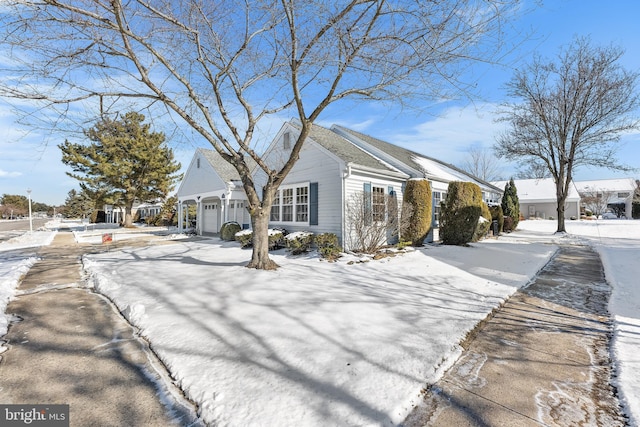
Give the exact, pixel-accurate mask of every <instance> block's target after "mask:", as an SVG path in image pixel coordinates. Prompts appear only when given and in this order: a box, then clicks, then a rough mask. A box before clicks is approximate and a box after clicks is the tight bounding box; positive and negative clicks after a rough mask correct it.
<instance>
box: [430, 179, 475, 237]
mask: <svg viewBox="0 0 640 427" xmlns="http://www.w3.org/2000/svg"><path fill="white" fill-rule="evenodd" d="M482 203H483V201H482V190H480V187H479V186H478V185H477V184H474V183H471V182H461V181H453V182H450V183H449V188H448V190H447V198H446V199H445V201H444V202H443V203H442V212H441V217H440V237H441V239H442V243H444V244H445V245H465V244H467V243H469V242H471V241H472V240H473V237H474V234H475V231H476V227H477V225H478V219H479V218H480V215H481V214H482Z"/></svg>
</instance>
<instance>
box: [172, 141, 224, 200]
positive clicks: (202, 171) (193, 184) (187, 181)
mask: <svg viewBox="0 0 640 427" xmlns="http://www.w3.org/2000/svg"><path fill="white" fill-rule="evenodd" d="M198 159H200V167H198ZM225 188H226V183H225V182H224V181H223V180H222V179H221V178H220V176H219V175H218V174H217V173H216V171H215V170H214V169H213V167H212V166H211V163H209V162H208V161H207V159H205V158H204V157H203V156H202V155H201V154H200V153H199V152H196V154H195V156H193V159H192V160H191V164H190V165H189V169H188V170H187V173H186V174H185V177H184V180H183V181H182V183H181V184H180V188H179V189H178V198H181V197H185V196H191V195H194V194H199V193H207V192H211V191H216V190H224V189H225Z"/></svg>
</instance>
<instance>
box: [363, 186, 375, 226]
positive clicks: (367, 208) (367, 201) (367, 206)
mask: <svg viewBox="0 0 640 427" xmlns="http://www.w3.org/2000/svg"><path fill="white" fill-rule="evenodd" d="M363 191H364V194H363V199H364V200H363V201H364V225H371V223H372V221H373V220H372V215H373V212H372V209H371V183H370V182H365V183H364V186H363Z"/></svg>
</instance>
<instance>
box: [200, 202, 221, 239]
mask: <svg viewBox="0 0 640 427" xmlns="http://www.w3.org/2000/svg"><path fill="white" fill-rule="evenodd" d="M219 217H220V204H219V202H205V203H203V204H202V232H203V233H217V232H218V231H220V229H219Z"/></svg>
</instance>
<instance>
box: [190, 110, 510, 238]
mask: <svg viewBox="0 0 640 427" xmlns="http://www.w3.org/2000/svg"><path fill="white" fill-rule="evenodd" d="M299 132H300V127H299V125H298V124H297V122H295V121H291V122H287V123H285V124H284V125H283V126H282V128H281V129H280V131H279V132H278V134H277V135H276V136H275V138H274V140H273V141H272V143H271V144H270V146H269V147H268V148H267V150H266V151H265V154H264V155H263V159H264V160H265V162H266V163H267V164H269V165H271V167H272V168H277V167H278V166H281V165H282V164H283V162H284V161H286V159H288V158H289V154H290V151H291V149H292V146H293V144H294V142H295V141H296V140H297V135H298V134H299ZM206 153H210V151H209V150H198V152H196V154H195V156H194V160H192V163H191V166H190V167H189V170H188V171H187V173H186V174H185V178H184V181H183V184H182V185H181V186H180V189H179V191H178V199H179V201H180V206H182V204H184V203H188V202H193V203H200V204H201V203H203V202H204V200H205V193H206V195H207V198H208V199H207V200H216V198H217V200H222V199H221V196H220V194H222V193H223V192H224V191H227V192H228V191H229V189H228V188H227V187H225V185H226V183H231V184H232V185H233V186H234V187H233V189H234V190H235V191H237V192H236V193H234V194H235V196H234V197H237V199H236V205H237V203H238V202H242V201H244V198H243V194H242V189H241V187H238V185H239V184H234V181H233V180H234V179H236V180H237V179H238V177H237V173H236V172H235V170H233V171H231V170H229V168H231V166H229V165H228V164H226V165H225V164H219V163H218V162H214V161H213V160H212V159H208V160H209V162H208V166H207V170H206V173H205V172H204V171H202V170H200V171H199V170H198V169H197V168H194V162H195V161H196V159H197V158H203V157H204V156H205V154H206ZM214 157H215V156H214ZM217 157H218V159H219V160H220V161H223V160H222V159H221V158H219V156H217ZM225 163H226V162H225ZM216 171H217V172H216ZM223 175H224V177H223ZM216 177H219V178H218V179H217V180H216ZM411 178H424V179H427V180H429V181H430V182H431V186H432V190H433V206H434V218H433V219H434V225H435V226H436V227H437V224H438V223H437V220H438V214H439V205H440V201H441V200H443V199H444V197H445V195H446V191H447V187H448V184H449V182H451V181H471V182H474V183H476V184H478V185H479V186H480V188H481V189H482V191H483V197H484V198H485V201H487V202H490V203H496V202H499V200H500V197H501V194H502V190H501V189H500V188H498V187H495V186H493V185H491V184H489V183H487V182H484V181H481V180H479V179H478V178H476V177H473V176H471V175H469V174H467V173H466V172H463V171H462V170H460V169H458V168H455V167H454V166H451V165H449V164H447V163H444V162H441V161H438V160H436V159H433V158H430V157H427V156H424V155H421V154H418V153H415V152H412V151H410V150H407V149H404V148H401V147H398V146H396V145H393V144H390V143H388V142H385V141H381V140H379V139H376V138H372V137H370V136H368V135H364V134H362V133H359V132H355V131H352V130H350V129H346V128H344V127H341V126H332V127H331V128H330V129H327V128H324V127H321V126H317V125H314V126H313V127H312V129H311V132H310V134H309V137H308V139H307V141H305V145H304V146H303V148H302V151H301V152H300V156H299V159H298V161H297V162H296V164H295V166H294V167H293V169H292V170H291V172H290V173H289V174H288V175H287V177H286V179H285V181H284V182H283V184H282V185H281V186H280V188H279V190H278V194H277V197H276V201H275V203H274V205H273V207H272V210H271V220H270V226H271V227H282V228H285V229H286V230H288V231H289V232H293V231H303V230H304V231H311V232H313V233H325V232H330V233H335V234H336V235H337V236H338V237H339V238H340V240H341V243H342V244H343V245H345V246H348V242H349V240H350V239H349V230H350V223H349V218H347V216H348V215H347V210H348V209H347V208H348V204H349V203H352V202H353V200H354V199H355V198H356V197H358V196H359V197H360V198H362V197H363V196H364V198H365V199H366V202H365V203H367V204H368V206H369V207H370V209H371V212H372V213H373V216H374V217H373V220H374V221H375V220H376V217H377V218H380V219H382V218H384V217H386V215H389V213H390V212H395V211H397V210H395V209H388V208H387V206H385V200H388V199H391V200H395V201H396V203H397V204H398V206H401V204H402V196H403V189H404V186H405V183H406V182H407V180H409V179H411ZM265 179H266V176H265V174H264V172H263V171H262V170H260V169H254V181H255V183H256V187H257V188H261V187H262V185H263V183H264V182H265ZM228 197H229V196H227V199H228ZM180 209H182V208H180ZM200 211H201V210H199V212H200ZM246 215H247V216H248V214H246ZM198 218H200V215H198ZM231 219H232V218H231V217H229V216H222V217H220V220H219V221H218V222H217V223H216V225H217V230H215V229H214V228H208V227H207V226H206V224H207V220H206V218H204V221H202V220H200V219H198V221H197V222H198V225H197V229H198V230H199V231H200V232H206V231H212V232H216V231H218V230H219V227H220V225H221V224H222V222H224V221H227V220H231ZM214 230H215V231H214ZM430 240H437V230H436V233H435V234H434V235H432V236H431V239H430Z"/></svg>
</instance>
